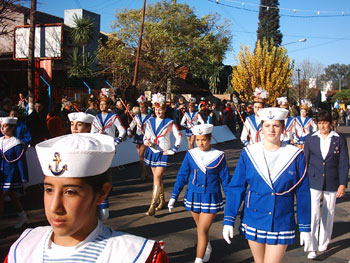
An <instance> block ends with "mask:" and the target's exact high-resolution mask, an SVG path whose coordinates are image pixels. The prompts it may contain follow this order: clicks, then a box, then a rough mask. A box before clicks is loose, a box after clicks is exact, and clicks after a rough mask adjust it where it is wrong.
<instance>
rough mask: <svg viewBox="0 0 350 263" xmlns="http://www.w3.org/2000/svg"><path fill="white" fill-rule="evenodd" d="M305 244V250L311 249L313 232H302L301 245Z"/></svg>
mask: <svg viewBox="0 0 350 263" xmlns="http://www.w3.org/2000/svg"><path fill="white" fill-rule="evenodd" d="M303 245H304V251H305V252H307V251H309V248H310V247H311V233H310V232H300V246H303Z"/></svg>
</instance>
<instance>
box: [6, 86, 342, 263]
mask: <svg viewBox="0 0 350 263" xmlns="http://www.w3.org/2000/svg"><path fill="white" fill-rule="evenodd" d="M267 98H268V93H267V92H266V91H265V90H263V89H261V88H257V89H256V90H255V92H254V99H253V101H252V103H250V104H247V105H245V104H241V105H239V106H237V107H236V105H235V104H234V103H233V102H228V101H223V102H219V103H213V102H211V101H210V100H206V99H205V98H200V99H198V100H197V99H196V98H194V97H192V98H190V99H189V101H188V102H187V101H186V100H185V98H184V97H179V98H178V101H177V102H176V103H175V102H174V101H171V100H169V101H167V100H166V99H165V96H164V95H162V94H160V93H157V94H153V95H152V98H151V100H150V101H147V100H146V98H145V96H143V95H141V96H140V97H139V98H138V99H137V101H136V102H135V103H130V102H124V101H123V100H122V99H119V100H114V98H111V97H108V96H101V97H100V98H99V99H97V98H95V97H93V96H92V97H90V98H89V100H88V107H86V109H83V107H82V105H81V103H80V102H79V101H75V102H70V101H69V100H67V99H63V100H62V103H55V102H53V103H51V105H50V110H49V112H48V113H46V112H45V108H46V105H45V104H44V103H43V102H42V101H40V100H38V101H36V102H35V105H34V111H33V112H32V113H30V114H29V115H22V116H21V113H22V114H23V113H25V112H26V102H25V99H24V98H23V96H20V99H19V101H18V103H15V104H16V107H15V108H13V107H12V106H13V105H11V104H13V103H12V102H11V100H10V99H4V100H3V101H2V104H1V110H0V114H1V116H2V118H1V132H2V135H3V137H1V139H0V143H1V149H0V151H1V156H0V159H1V173H0V176H1V178H0V186H1V189H0V191H1V195H0V198H1V199H0V216H1V214H2V211H3V202H4V198H5V196H6V195H8V196H9V197H10V198H11V199H12V200H13V203H14V204H15V206H16V209H17V210H18V222H17V224H16V226H15V228H22V227H23V225H24V224H25V223H26V221H27V217H26V214H25V212H24V210H23V207H22V206H21V203H20V199H19V198H18V196H17V193H18V192H20V191H22V190H23V184H25V183H27V182H28V179H30V178H28V173H27V167H26V165H27V164H26V162H25V155H24V154H23V153H24V152H25V150H26V148H27V147H36V151H37V155H38V158H39V162H40V165H41V167H42V170H43V173H44V175H45V179H44V208H45V214H46V217H47V219H48V222H49V223H50V226H48V227H41V228H40V227H39V228H35V229H27V230H25V232H23V233H22V235H21V237H20V238H19V239H18V240H17V241H16V242H15V243H14V244H13V245H12V247H11V249H10V251H9V254H8V257H7V259H6V261H5V262H29V261H33V262H35V260H36V259H39V258H40V259H44V260H43V261H44V262H46V261H47V262H49V261H50V262H55V261H59V262H70V261H72V260H73V261H74V262H85V261H87V260H90V261H89V262H168V258H167V256H166V253H165V252H164V250H163V248H162V244H160V243H158V242H155V241H151V240H147V239H144V238H141V237H136V236H132V235H128V234H125V233H121V232H115V231H113V230H112V229H110V228H109V227H107V226H105V225H104V224H103V223H102V220H104V219H107V218H108V217H109V208H108V206H109V205H108V194H109V192H110V190H111V183H110V177H111V169H110V165H111V162H112V158H113V156H114V154H115V152H116V151H118V145H119V144H120V143H123V141H124V140H125V138H126V137H127V136H128V137H133V142H134V143H135V145H136V146H135V147H136V150H137V152H138V154H139V158H140V166H141V174H140V178H141V180H146V179H147V176H148V174H147V168H146V166H149V167H150V169H151V171H152V175H153V189H152V194H151V202H150V205H149V208H148V210H147V211H146V215H147V216H154V215H155V214H156V213H157V211H159V210H161V209H163V208H164V206H165V204H166V199H165V194H164V186H163V176H164V174H165V172H166V168H167V167H168V166H169V164H170V162H171V158H169V157H170V156H171V155H174V154H176V153H177V151H178V149H179V147H180V144H181V140H182V139H183V138H182V135H181V132H180V130H181V129H185V137H186V140H187V142H188V146H189V149H188V152H187V153H186V155H185V157H184V159H183V161H182V165H181V168H180V170H179V172H178V175H177V178H176V182H175V185H174V187H173V191H172V194H171V196H170V200H169V202H168V209H169V212H172V210H173V209H174V206H175V205H176V201H177V199H178V197H179V195H180V193H181V191H182V190H183V188H184V187H186V185H187V190H186V193H185V197H184V206H185V209H186V210H188V211H190V212H191V214H192V217H193V220H194V221H195V223H196V226H197V250H196V257H195V263H201V262H208V261H209V260H210V255H211V253H212V249H213V248H212V246H211V244H210V241H209V239H208V236H209V230H210V227H211V225H212V223H213V221H214V218H215V216H216V214H217V213H218V212H219V211H223V210H224V211H225V212H224V221H223V237H224V239H225V240H226V241H227V243H231V239H232V238H233V235H234V224H235V222H236V217H237V215H238V211H239V209H240V207H241V204H242V202H244V205H243V208H242V209H243V212H242V213H241V223H240V226H239V231H240V233H241V234H242V235H243V236H244V237H245V238H246V239H247V240H248V244H249V246H250V249H251V252H252V255H253V257H254V261H255V262H257V263H275V262H276V263H280V262H282V260H283V258H284V255H285V252H286V249H287V246H288V245H290V244H293V243H294V242H295V235H296V233H295V227H296V226H298V229H299V232H300V244H301V245H304V251H305V252H307V253H308V254H307V257H308V258H309V259H315V258H316V257H317V255H318V253H319V252H324V251H326V250H327V248H328V244H329V242H330V239H331V234H332V229H333V219H334V212H335V203H336V199H337V198H341V197H343V196H344V195H345V188H346V186H347V178H348V170H349V157H348V149H347V143H346V140H345V138H344V137H343V136H342V135H341V134H339V133H337V132H336V131H335V130H332V124H333V118H332V113H331V112H328V111H324V110H320V111H318V112H317V115H316V119H314V118H312V116H308V114H310V110H311V107H312V104H311V102H310V101H308V100H302V101H301V104H300V106H299V108H296V107H295V106H293V105H289V103H288V100H287V98H285V97H281V98H278V99H277V101H276V105H277V107H270V106H269V105H267ZM223 124H225V125H227V126H228V127H229V128H230V130H231V131H232V132H233V133H239V132H240V133H241V135H240V139H241V141H242V144H244V146H245V147H244V149H243V150H242V152H241V156H240V159H239V161H238V164H237V166H236V168H235V171H234V174H233V175H232V176H230V175H229V169H228V164H227V160H226V156H225V153H224V152H223V151H219V150H216V149H215V148H213V147H212V146H211V144H210V141H211V137H212V132H213V126H214V125H223ZM171 134H172V135H173V136H174V137H175V142H174V143H173V144H172V143H171V140H170V136H171ZM195 145H196V147H195ZM222 190H223V193H224V195H225V198H226V204H224V198H223V196H222ZM321 200H323V201H321ZM294 202H296V211H294ZM295 217H296V219H297V220H295ZM33 240H35V241H36V242H33ZM92 250H93V251H94V252H93V253H92V252H91V251H92ZM126 252H128V253H126ZM125 259H126V261H123V260H125Z"/></svg>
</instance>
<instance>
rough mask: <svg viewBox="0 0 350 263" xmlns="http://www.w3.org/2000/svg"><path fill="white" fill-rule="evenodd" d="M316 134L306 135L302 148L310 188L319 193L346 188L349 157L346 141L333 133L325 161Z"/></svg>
mask: <svg viewBox="0 0 350 263" xmlns="http://www.w3.org/2000/svg"><path fill="white" fill-rule="evenodd" d="M317 133H318V132H315V133H313V134H312V135H311V134H310V135H308V136H307V137H306V140H305V146H304V152H305V158H306V161H307V164H308V174H309V180H310V186H311V188H312V189H316V190H319V191H337V190H338V187H339V185H345V186H347V183H348V172H349V155H348V146H347V143H346V139H345V138H344V136H342V135H339V134H338V133H336V132H334V135H333V136H332V137H331V144H330V146H329V151H328V154H327V156H326V159H323V157H322V153H321V148H320V138H319V137H318V136H317Z"/></svg>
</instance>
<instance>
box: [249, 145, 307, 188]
mask: <svg viewBox="0 0 350 263" xmlns="http://www.w3.org/2000/svg"><path fill="white" fill-rule="evenodd" d="M263 147H264V145H263V142H260V143H254V144H251V145H249V146H248V147H246V148H244V149H245V151H246V153H247V155H248V157H249V159H250V160H251V162H252V164H253V165H254V167H255V169H256V171H257V172H258V173H259V175H260V176H261V178H262V179H263V180H264V182H265V183H266V184H267V185H268V186H269V187H270V188H271V189H274V187H273V184H274V183H275V182H276V181H277V179H278V178H279V177H280V176H281V174H282V173H283V172H284V171H285V170H286V169H287V168H288V167H289V165H290V164H291V163H292V162H293V161H294V159H295V158H296V157H297V156H298V155H299V153H300V152H301V151H302V150H301V149H299V148H298V147H295V146H293V145H290V144H283V145H282V146H281V148H280V149H281V152H280V154H279V156H278V159H277V161H276V164H275V166H274V167H273V170H272V171H270V176H269V170H268V168H267V164H266V160H265V158H264V151H263V150H264V149H263Z"/></svg>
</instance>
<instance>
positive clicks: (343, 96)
mask: <svg viewBox="0 0 350 263" xmlns="http://www.w3.org/2000/svg"><path fill="white" fill-rule="evenodd" d="M336 100H338V101H339V102H340V103H346V104H349V103H350V90H349V89H347V90H342V91H339V92H337V93H336V94H334V95H333V97H332V102H335V101H336Z"/></svg>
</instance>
